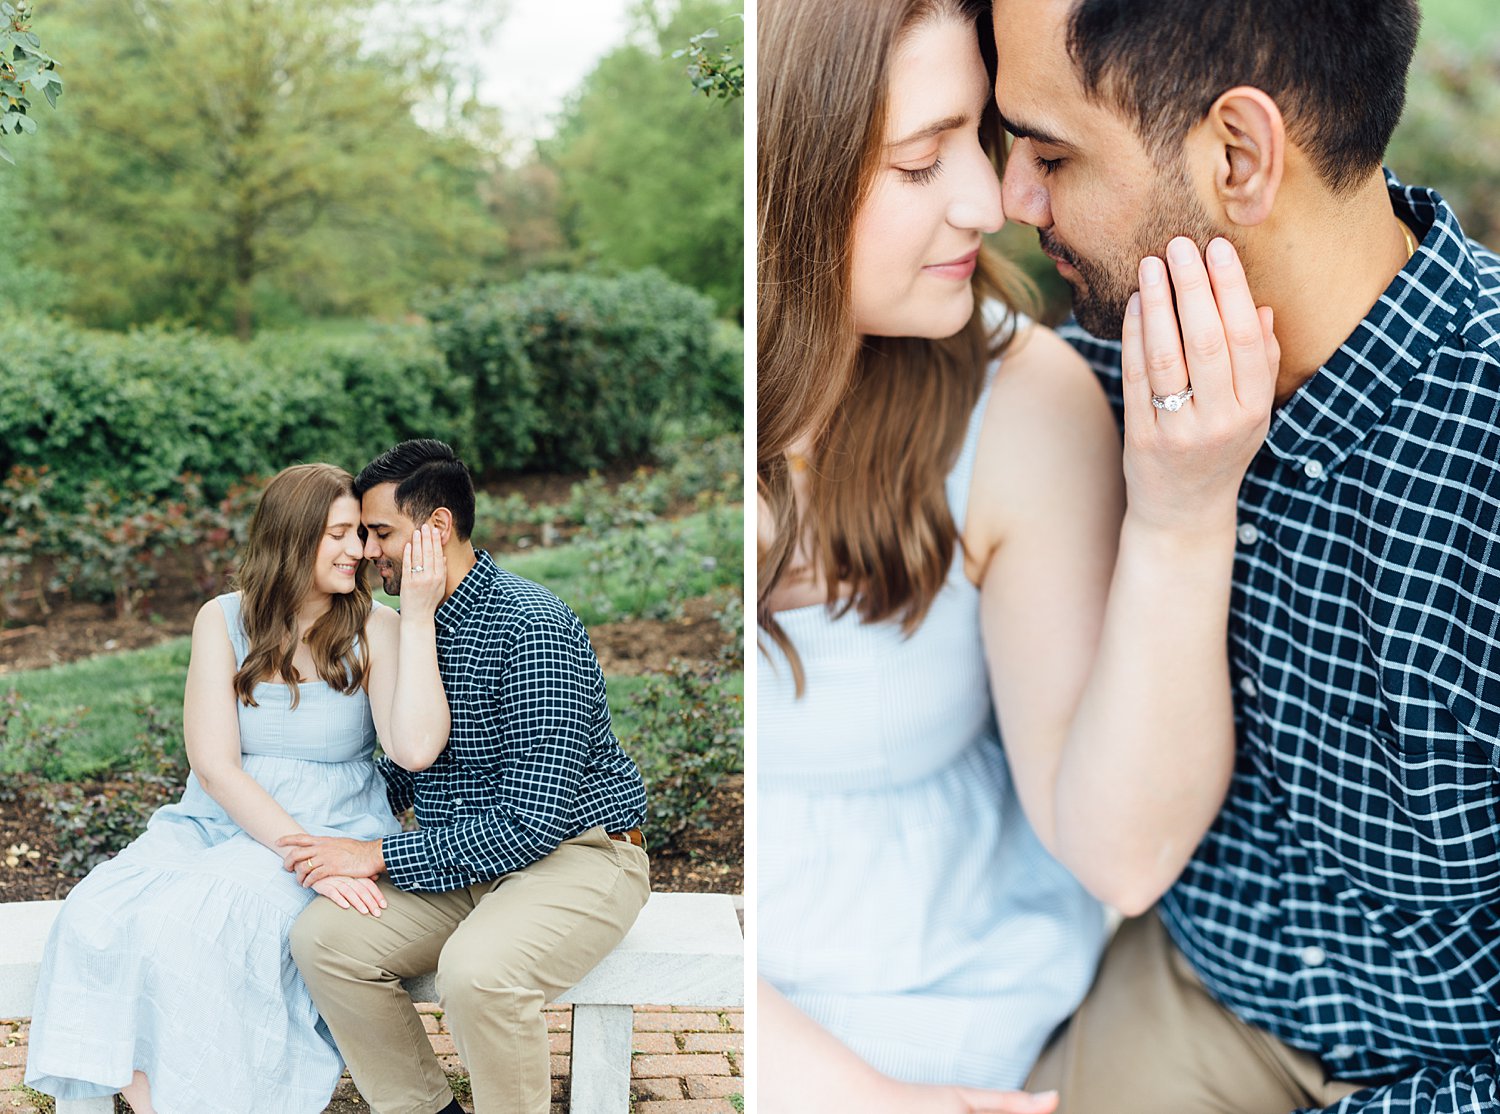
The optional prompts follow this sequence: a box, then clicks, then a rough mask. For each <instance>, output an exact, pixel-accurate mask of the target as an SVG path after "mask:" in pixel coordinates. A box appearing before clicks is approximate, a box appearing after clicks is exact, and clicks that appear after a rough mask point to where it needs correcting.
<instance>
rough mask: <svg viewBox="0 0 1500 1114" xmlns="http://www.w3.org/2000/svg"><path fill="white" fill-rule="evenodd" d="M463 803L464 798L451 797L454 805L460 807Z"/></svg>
mask: <svg viewBox="0 0 1500 1114" xmlns="http://www.w3.org/2000/svg"><path fill="white" fill-rule="evenodd" d="M463 803H464V799H463V798H462V797H454V798H453V804H454V806H455V807H462V805H463Z"/></svg>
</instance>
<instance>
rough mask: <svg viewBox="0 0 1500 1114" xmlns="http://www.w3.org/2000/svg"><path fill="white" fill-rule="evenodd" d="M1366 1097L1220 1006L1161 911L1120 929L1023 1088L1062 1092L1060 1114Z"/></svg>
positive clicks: (1270, 1112) (1257, 1111)
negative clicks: (1076, 1006)
mask: <svg viewBox="0 0 1500 1114" xmlns="http://www.w3.org/2000/svg"><path fill="white" fill-rule="evenodd" d="M1365 1086H1368V1084H1364V1083H1347V1082H1343V1081H1340V1080H1335V1079H1329V1078H1328V1075H1327V1073H1326V1072H1325V1071H1324V1069H1323V1064H1322V1062H1321V1061H1320V1060H1319V1059H1318V1058H1317V1057H1316V1056H1313V1055H1312V1054H1310V1053H1307V1052H1303V1051H1301V1050H1299V1049H1295V1048H1292V1047H1291V1046H1289V1045H1287V1044H1284V1043H1283V1042H1281V1041H1280V1040H1278V1039H1277V1038H1276V1037H1273V1036H1272V1035H1271V1034H1270V1033H1267V1032H1266V1031H1265V1030H1263V1029H1257V1028H1256V1027H1254V1026H1252V1025H1246V1024H1245V1023H1244V1022H1243V1021H1241V1020H1240V1019H1239V1018H1237V1017H1235V1016H1234V1014H1232V1013H1231V1012H1230V1011H1229V1010H1227V1009H1225V1008H1224V1007H1223V1006H1221V1005H1219V1003H1218V1002H1216V1001H1215V1000H1214V999H1213V997H1212V996H1210V995H1209V993H1208V991H1207V990H1205V989H1204V988H1203V984H1202V982H1200V981H1199V979H1198V976H1197V974H1196V973H1195V972H1194V971H1193V969H1192V966H1191V965H1190V964H1189V963H1188V961H1187V959H1186V958H1185V957H1184V956H1183V955H1182V953H1181V952H1180V951H1178V950H1177V946H1176V945H1175V944H1173V943H1172V939H1171V937H1170V936H1168V935H1167V930H1166V929H1165V928H1164V927H1163V926H1162V923H1161V921H1160V919H1158V917H1157V915H1156V913H1155V912H1151V913H1147V914H1146V915H1145V916H1142V917H1136V918H1135V919H1134V920H1129V921H1126V922H1125V923H1124V924H1123V925H1121V926H1120V931H1119V932H1118V933H1117V934H1116V936H1115V939H1114V942H1113V943H1111V944H1110V946H1109V950H1108V951H1107V952H1105V955H1104V962H1103V963H1102V964H1101V965H1100V968H1099V976H1098V978H1097V979H1095V981H1094V986H1093V989H1092V990H1090V991H1089V995H1088V997H1087V998H1086V999H1084V1002H1083V1005H1082V1006H1080V1007H1079V1009H1078V1012H1077V1013H1076V1014H1074V1015H1073V1019H1072V1021H1070V1022H1068V1023H1067V1025H1065V1026H1064V1027H1063V1028H1062V1029H1061V1030H1059V1031H1058V1033H1057V1035H1055V1036H1054V1037H1053V1038H1052V1041H1051V1043H1049V1044H1048V1045H1047V1047H1046V1049H1044V1050H1043V1052H1042V1057H1041V1059H1040V1060H1038V1061H1037V1065H1036V1068H1035V1069H1034V1070H1033V1071H1032V1073H1031V1078H1030V1079H1028V1080H1027V1082H1026V1087H1027V1089H1028V1090H1032V1091H1045V1090H1056V1091H1058V1092H1059V1094H1060V1097H1061V1105H1060V1106H1059V1107H1058V1111H1059V1114H1137V1112H1139V1114H1290V1112H1291V1111H1294V1110H1298V1109H1302V1108H1304V1107H1316V1108H1319V1109H1321V1108H1322V1107H1325V1106H1332V1105H1333V1104H1334V1103H1336V1102H1338V1101H1339V1100H1340V1099H1342V1098H1345V1097H1346V1096H1348V1095H1352V1094H1353V1093H1354V1092H1355V1091H1358V1090H1360V1089H1362V1088H1363V1087H1365Z"/></svg>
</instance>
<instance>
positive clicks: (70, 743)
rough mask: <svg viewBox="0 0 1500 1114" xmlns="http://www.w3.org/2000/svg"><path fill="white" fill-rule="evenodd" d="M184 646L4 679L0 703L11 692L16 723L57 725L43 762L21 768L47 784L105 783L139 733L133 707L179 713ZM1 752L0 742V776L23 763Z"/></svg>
mask: <svg viewBox="0 0 1500 1114" xmlns="http://www.w3.org/2000/svg"><path fill="white" fill-rule="evenodd" d="M190 645H191V643H190V640H189V639H187V638H177V639H173V640H171V641H169V642H164V643H162V644H160V645H157V646H152V647H150V648H149V649H145V650H121V651H119V652H116V653H112V654H101V655H99V656H98V657H93V658H88V659H85V660H83V661H75V662H69V663H68V664H66V665H57V666H53V667H52V668H50V669H35V670H25V671H22V672H17V673H8V674H6V675H5V678H4V684H5V689H4V691H0V700H5V699H11V697H10V696H8V695H7V694H8V693H16V694H18V696H16V697H15V699H17V700H19V701H20V703H21V705H22V707H23V715H22V717H21V718H22V722H24V723H29V724H32V725H44V724H53V725H57V729H56V731H55V733H54V734H53V735H52V741H51V742H50V743H48V744H47V745H46V748H45V751H44V752H45V753H46V754H47V755H48V760H49V763H50V764H49V765H48V766H46V767H45V769H43V768H42V767H38V766H36V765H34V764H32V765H29V766H27V768H30V769H37V770H41V771H42V772H43V773H44V774H45V776H46V777H47V778H48V779H49V780H67V781H75V780H81V779H89V778H101V777H106V776H109V775H110V774H111V773H112V772H114V771H117V770H119V769H121V768H122V767H123V766H124V764H125V759H124V758H123V757H122V756H123V755H126V754H128V753H129V752H130V749H131V748H132V747H133V746H134V745H135V743H136V735H137V733H138V731H139V730H140V725H139V722H138V719H137V714H136V711H135V709H136V708H137V706H139V705H142V704H150V705H154V706H155V707H157V708H168V709H172V713H173V714H174V715H180V709H181V707H182V693H183V682H184V679H185V678H186V676H187V665H188V656H189V649H190ZM179 727H180V721H179ZM5 749H6V747H5V745H4V744H3V743H0V772H5V771H10V770H13V769H18V768H21V766H22V765H24V764H21V763H11V762H10V760H9V759H6V758H5V757H4V751H5ZM0 780H3V779H0Z"/></svg>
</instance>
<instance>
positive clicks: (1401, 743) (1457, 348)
mask: <svg viewBox="0 0 1500 1114" xmlns="http://www.w3.org/2000/svg"><path fill="white" fill-rule="evenodd" d="M1417 24H1418V10H1417V3H1416V0H1364V2H1356V0H1330V2H1328V3H1318V4H1310V3H1306V2H1305V0H1213V2H1211V3H1210V2H1205V0H1154V2H1151V3H1146V2H1144V0H996V4H995V25H996V29H997V36H996V41H997V48H998V79H997V83H996V98H997V101H998V104H999V109H1000V113H1001V115H1002V117H1003V118H1004V120H1005V121H1006V125H1007V128H1008V130H1009V131H1010V132H1011V133H1012V135H1013V136H1014V143H1013V145H1012V148H1011V150H1010V153H1009V157H1008V161H1007V164H1006V168H1005V174H1004V181H1003V185H1002V193H1003V198H1004V206H1005V213H1006V216H1007V217H1008V218H1010V219H1012V220H1021V221H1024V222H1026V223H1028V224H1032V225H1034V226H1036V228H1037V229H1038V234H1039V237H1040V240H1041V244H1042V247H1043V249H1044V250H1045V251H1046V252H1047V253H1048V254H1049V255H1051V256H1052V257H1053V259H1054V260H1056V261H1057V265H1058V270H1059V271H1060V272H1061V274H1062V275H1063V277H1064V278H1065V279H1066V280H1067V281H1068V283H1069V284H1070V286H1071V287H1072V292H1073V299H1074V309H1075V313H1076V317H1077V321H1078V323H1079V324H1080V325H1081V326H1083V329H1079V328H1076V327H1073V328H1072V329H1071V332H1070V333H1069V334H1068V335H1069V339H1071V340H1073V341H1074V343H1075V345H1076V346H1077V347H1078V348H1079V349H1080V350H1081V351H1082V352H1083V353H1084V355H1085V356H1086V357H1088V358H1090V359H1091V361H1092V362H1094V364H1095V366H1096V370H1097V371H1098V372H1099V373H1100V375H1101V377H1102V379H1103V381H1104V383H1105V385H1106V389H1107V392H1108V393H1109V394H1110V396H1111V398H1112V401H1113V402H1114V404H1115V408H1116V413H1117V417H1118V415H1119V412H1120V408H1121V383H1120V376H1121V373H1120V345H1119V343H1118V342H1111V341H1110V340H1107V339H1106V340H1099V339H1096V338H1098V337H1104V338H1111V337H1114V338H1117V337H1119V336H1120V329H1121V321H1122V319H1123V317H1124V316H1125V314H1126V312H1127V306H1128V305H1129V299H1130V297H1131V295H1132V293H1133V292H1135V291H1136V289H1137V287H1138V286H1140V285H1141V282H1140V280H1139V279H1138V274H1140V275H1142V276H1145V278H1146V279H1147V280H1148V281H1149V280H1150V279H1151V278H1152V277H1153V275H1154V276H1161V275H1162V274H1163V271H1162V269H1161V263H1160V261H1159V260H1150V259H1148V260H1146V262H1145V263H1144V264H1142V265H1141V269H1140V271H1139V272H1138V270H1137V263H1138V261H1140V260H1142V258H1143V257H1148V256H1162V255H1164V254H1167V245H1168V243H1169V241H1171V240H1172V238H1173V237H1174V236H1177V235H1179V234H1186V235H1187V236H1190V237H1191V238H1192V239H1193V240H1195V241H1196V242H1197V244H1198V247H1199V249H1200V250H1202V249H1203V248H1204V247H1206V246H1207V245H1208V244H1209V243H1210V241H1211V240H1212V239H1213V238H1214V237H1216V236H1222V237H1224V238H1226V239H1227V240H1229V241H1230V242H1231V243H1232V244H1233V245H1234V246H1235V247H1236V248H1237V250H1238V251H1239V254H1240V256H1241V258H1242V259H1243V261H1244V263H1245V268H1246V271H1247V273H1248V276H1249V281H1250V284H1251V289H1252V291H1253V292H1254V293H1255V295H1256V300H1257V301H1259V302H1261V303H1264V304H1267V305H1269V306H1270V307H1271V309H1272V310H1273V311H1274V316H1275V325H1276V334H1277V337H1278V338H1279V341H1280V346H1281V361H1280V370H1279V376H1278V380H1277V389H1276V399H1277V407H1276V410H1275V412H1274V414H1273V416H1272V421H1271V425H1270V430H1269V432H1268V434H1267V437H1266V442H1265V444H1264V446H1263V447H1262V448H1261V450H1260V451H1259V453H1258V454H1257V455H1256V456H1255V458H1254V459H1253V460H1252V462H1251V464H1250V467H1249V469H1248V471H1247V473H1246V476H1245V478H1244V481H1243V483H1242V485H1241V487H1240V493H1239V503H1238V506H1239V522H1238V525H1237V533H1236V538H1237V545H1236V553H1235V560H1234V574H1233V575H1234V578H1233V588H1232V596H1231V605H1230V606H1231V615H1230V623H1229V641H1230V673H1231V678H1230V679H1231V682H1232V684H1233V686H1234V689H1235V701H1236V708H1235V722H1236V735H1237V738H1236V741H1235V744H1234V747H1235V754H1234V755H1233V758H1234V763H1235V765H1234V773H1233V776H1232V778H1231V781H1230V785H1229V789H1228V793H1227V796H1226V798H1225V799H1224V801H1223V805H1222V810H1221V811H1220V812H1219V814H1218V818H1217V819H1216V820H1215V821H1214V822H1213V824H1212V827H1211V828H1210V829H1209V830H1208V831H1207V833H1206V834H1204V833H1202V832H1201V830H1199V831H1192V832H1186V833H1183V834H1185V835H1186V836H1187V837H1188V838H1187V840H1186V841H1185V843H1183V841H1181V840H1179V843H1180V844H1181V845H1184V846H1192V845H1193V843H1195V842H1197V841H1198V837H1199V836H1202V839H1201V842H1197V850H1196V851H1195V852H1194V853H1193V854H1192V856H1191V859H1190V861H1187V862H1186V865H1185V868H1184V869H1183V871H1182V874H1181V877H1180V878H1179V880H1178V881H1177V882H1176V883H1175V884H1173V885H1172V886H1171V887H1170V888H1169V889H1167V891H1166V892H1165V893H1164V894H1163V893H1161V892H1160V891H1161V884H1160V883H1156V882H1152V883H1150V884H1149V885H1145V884H1142V883H1139V882H1137V881H1136V880H1133V879H1123V880H1121V882H1120V885H1121V887H1122V890H1124V891H1125V892H1129V891H1130V887H1131V886H1132V885H1135V887H1136V893H1137V898H1138V899H1133V900H1132V902H1131V903H1130V904H1131V906H1132V907H1133V908H1134V909H1142V908H1146V907H1147V906H1149V905H1150V903H1151V900H1152V899H1153V898H1154V897H1156V896H1158V895H1159V896H1160V901H1159V903H1158V904H1157V905H1156V909H1155V910H1154V911H1152V912H1149V913H1147V914H1146V915H1145V916H1141V917H1139V918H1136V919H1133V920H1130V921H1127V922H1126V923H1125V924H1124V925H1123V926H1122V928H1121V930H1120V932H1119V934H1118V936H1117V938H1116V940H1115V941H1114V943H1113V944H1112V945H1111V948H1110V951H1109V953H1108V954H1107V955H1106V958H1105V960H1104V964H1103V966H1102V968H1101V971H1100V974H1099V977H1098V980H1097V982H1096V985H1095V987H1094V989H1093V991H1092V992H1091V993H1090V996H1089V998H1088V1000H1086V1001H1085V1003H1084V1005H1083V1007H1082V1008H1081V1009H1080V1011H1079V1013H1078V1014H1077V1016H1076V1017H1075V1019H1074V1020H1073V1021H1072V1023H1071V1024H1070V1025H1069V1026H1068V1027H1066V1028H1065V1029H1064V1030H1063V1031H1062V1032H1061V1033H1060V1034H1059V1035H1058V1036H1057V1037H1056V1038H1055V1039H1054V1041H1053V1043H1052V1044H1051V1045H1050V1046H1049V1049H1048V1051H1047V1052H1046V1053H1044V1055H1043V1058H1042V1061H1041V1063H1040V1064H1039V1065H1038V1067H1037V1070H1036V1072H1035V1073H1034V1075H1033V1078H1032V1080H1031V1081H1030V1084H1029V1086H1030V1087H1032V1088H1033V1089H1037V1090H1040V1089H1043V1088H1053V1087H1055V1088H1057V1089H1059V1090H1060V1091H1061V1095H1062V1107H1061V1109H1062V1110H1064V1111H1066V1112H1067V1114H1093V1112H1097V1111H1109V1112H1111V1114H1130V1112H1134V1111H1151V1112H1153V1114H1157V1112H1177V1111H1209V1110H1213V1111H1233V1112H1241V1111H1242V1112H1245V1114H1284V1112H1286V1111H1291V1110H1294V1109H1300V1110H1304V1111H1306V1110H1315V1109H1320V1108H1329V1109H1336V1110H1338V1111H1340V1112H1341V1114H1353V1112H1355V1111H1360V1112H1365V1111H1377V1110H1378V1111H1381V1112H1382V1114H1398V1112H1399V1114H1419V1112H1420V1114H1432V1112H1442V1111H1460V1110H1462V1111H1476V1112H1477V1111H1489V1112H1494V1111H1500V1091H1497V1087H1500V1083H1497V1078H1500V1071H1497V1059H1500V836H1497V822H1500V821H1497V812H1496V809H1497V804H1500V772H1497V766H1500V655H1497V653H1496V651H1497V649H1500V517H1497V507H1500V259H1497V258H1496V256H1494V255H1493V254H1491V253H1490V252H1489V251H1487V250H1486V249H1484V248H1483V247H1481V246H1480V245H1478V244H1476V243H1474V242H1472V241H1470V240H1467V239H1466V238H1465V237H1464V235H1463V233H1462V231H1461V230H1460V228H1459V225H1458V221H1457V220H1456V218H1455V216H1454V214H1453V212H1452V210H1450V209H1449V208H1448V206H1447V205H1446V204H1444V202H1443V201H1442V199H1441V198H1440V197H1439V196H1438V195H1437V194H1435V193H1432V192H1431V191H1429V190H1424V189H1419V188H1406V187H1403V186H1401V185H1400V184H1399V183H1397V182H1395V180H1394V179H1389V178H1387V177H1386V176H1385V175H1384V173H1383V171H1382V168H1381V162H1382V158H1383V154H1384V150H1385V146H1386V143H1387V142H1388V140H1389V138H1390V135H1391V132H1392V130H1393V129H1394V127H1395V125H1396V123H1397V120H1398V119H1399V117H1400V113H1401V108H1402V105H1403V101H1404V97H1405V80H1406V72H1407V68H1408V65H1409V63H1410V59H1411V54H1412V50H1413V47H1414V44H1415V40H1416V35H1417ZM1181 243H1182V242H1181V241H1179V242H1178V244H1177V245H1174V248H1176V249H1178V250H1180V244H1181ZM1174 273H1175V272H1174ZM1156 281H1157V282H1160V281H1161V280H1160V277H1157V278H1156ZM1084 329H1087V330H1089V332H1092V333H1093V334H1095V335H1094V336H1092V337H1091V336H1089V335H1088V333H1086V332H1084V331H1083V330H1084ZM1183 343H1184V344H1185V345H1186V346H1187V347H1188V349H1189V352H1190V353H1191V351H1192V350H1193V348H1194V346H1195V344H1196V343H1198V337H1197V336H1196V334H1195V333H1193V331H1192V330H1189V333H1188V335H1186V336H1185V337H1184V338H1183ZM1172 347H1173V348H1175V347H1176V345H1175V343H1174V344H1173V345H1172ZM1182 366H1183V362H1182V359H1181V354H1180V353H1179V354H1178V357H1177V358H1176V359H1175V360H1162V361H1156V362H1152V363H1151V364H1150V365H1149V366H1148V369H1147V372H1148V377H1149V379H1150V391H1151V393H1152V394H1153V395H1155V396H1156V402H1157V405H1158V407H1159V408H1160V409H1159V412H1158V415H1157V420H1158V421H1159V422H1162V423H1169V422H1171V421H1172V420H1174V417H1175V416H1177V415H1178V412H1179V411H1180V410H1182V409H1184V408H1187V407H1191V406H1193V402H1192V399H1191V396H1190V395H1188V394H1187V390H1188V388H1189V387H1190V384H1189V383H1188V382H1187V381H1186V378H1187V377H1186V376H1185V375H1182V373H1181V370H1180V369H1181V367H1182ZM1174 375H1175V376H1176V378H1175V379H1173V376H1174ZM1160 606H1161V607H1162V608H1171V607H1172V606H1173V585H1172V584H1170V583H1166V584H1162V585H1161V586H1160ZM1177 698H1178V697H1177V696H1176V695H1174V693H1173V692H1172V691H1171V688H1170V686H1166V687H1164V688H1163V690H1162V691H1161V693H1160V699H1162V700H1173V699H1177ZM1205 745H1206V746H1208V747H1212V746H1216V745H1217V744H1215V743H1206V744H1205ZM1221 758H1222V756H1220V755H1215V754H1209V753H1205V754H1204V762H1205V764H1206V765H1210V766H1211V765H1213V764H1214V763H1215V762H1216V761H1218V760H1221ZM1212 791H1214V792H1216V791H1217V790H1216V789H1215V790H1212ZM1174 865H1175V864H1174Z"/></svg>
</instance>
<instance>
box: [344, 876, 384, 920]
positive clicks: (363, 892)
mask: <svg viewBox="0 0 1500 1114" xmlns="http://www.w3.org/2000/svg"><path fill="white" fill-rule="evenodd" d="M350 885H352V886H353V887H354V888H355V889H357V890H358V891H359V893H360V896H361V897H362V898H363V899H364V902H365V908H366V911H367V912H369V914H370V915H371V916H372V917H378V916H380V911H381V910H382V909H384V908H385V907H386V904H387V903H386V900H385V894H383V893H381V892H380V886H379V885H378V884H376V882H375V880H374V879H373V878H351V879H350Z"/></svg>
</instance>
